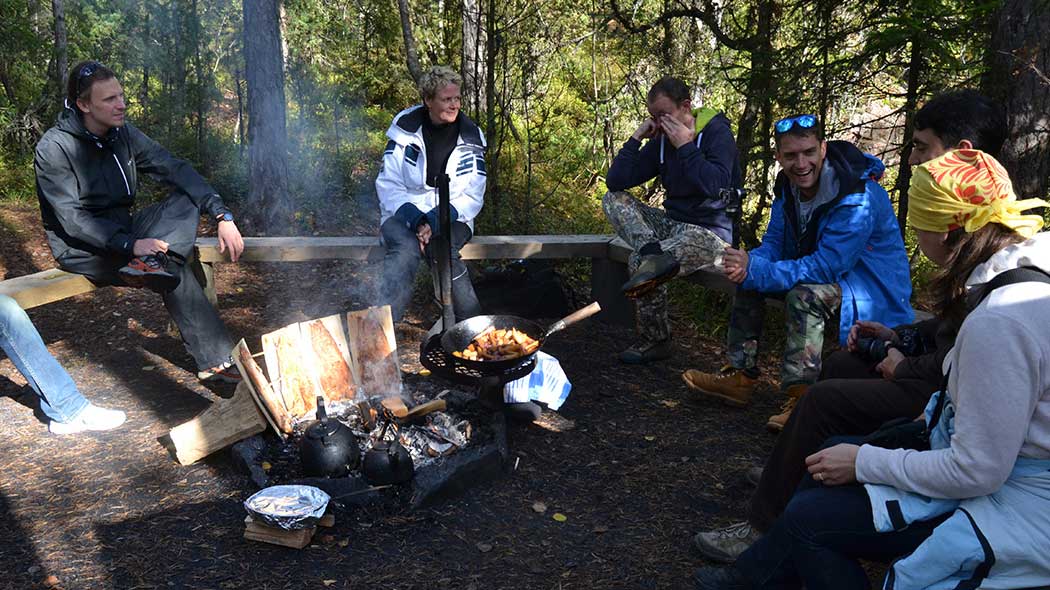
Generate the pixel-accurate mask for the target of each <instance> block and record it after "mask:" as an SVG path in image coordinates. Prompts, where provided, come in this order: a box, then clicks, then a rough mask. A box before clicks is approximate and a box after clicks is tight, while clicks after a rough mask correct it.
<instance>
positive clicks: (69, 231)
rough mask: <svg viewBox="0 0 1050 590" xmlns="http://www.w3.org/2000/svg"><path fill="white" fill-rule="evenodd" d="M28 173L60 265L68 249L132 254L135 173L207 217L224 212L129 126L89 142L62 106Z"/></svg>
mask: <svg viewBox="0 0 1050 590" xmlns="http://www.w3.org/2000/svg"><path fill="white" fill-rule="evenodd" d="M33 168H34V169H35V171H36V194H37V198H39V199H40V216H41V217H42V218H43V222H44V230H45V231H46V233H47V240H48V244H49V245H50V246H51V252H52V254H54V256H55V259H56V260H60V261H61V259H63V258H64V257H65V256H66V255H67V254H73V253H74V252H75V250H80V251H85V252H88V253H91V254H94V255H99V256H114V255H118V256H125V257H128V258H130V257H131V256H132V255H133V254H132V249H133V245H134V241H133V238H132V236H131V233H130V232H131V207H132V205H134V203H135V194H136V193H137V188H138V178H139V173H140V172H142V173H145V174H147V175H149V176H150V177H151V178H153V179H155V180H157V181H159V182H161V183H163V184H165V185H167V186H169V187H172V188H174V189H176V190H179V191H182V192H184V193H186V195H188V196H189V198H190V199H191V200H192V201H193V202H194V203H195V204H196V205H197V207H198V208H199V209H200V210H201V212H202V213H206V214H208V215H209V216H211V217H213V218H214V217H218V216H219V215H222V214H223V213H226V212H227V211H228V209H227V208H226V206H225V204H223V201H222V198H221V197H219V195H218V193H216V192H215V189H214V188H212V186H211V185H210V184H208V183H207V181H205V180H204V178H202V177H201V175H200V174H198V173H197V172H196V171H195V170H194V169H193V167H192V166H190V165H189V163H187V162H186V161H185V160H181V159H179V158H176V157H175V156H173V155H171V153H169V152H168V150H166V149H164V148H163V147H161V145H160V144H158V143H157V142H155V141H153V140H152V139H150V138H149V137H147V136H146V135H145V134H143V133H142V132H141V131H139V130H138V129H136V128H135V127H134V126H133V125H131V124H130V123H125V124H124V126H123V127H115V128H113V129H111V130H110V131H109V133H108V134H106V136H105V137H96V136H95V135H93V134H92V133H90V132H89V131H88V130H87V129H86V128H85V127H84V123H83V122H82V121H81V119H80V116H79V115H78V114H77V113H76V112H74V110H73V109H71V108H68V107H67V108H66V109H64V110H63V111H62V113H61V114H60V115H59V117H58V121H57V122H56V123H55V125H54V127H52V128H51V129H49V130H48V131H47V133H45V134H44V136H43V137H42V138H40V141H39V142H38V143H37V145H36V153H35V157H34V160H33Z"/></svg>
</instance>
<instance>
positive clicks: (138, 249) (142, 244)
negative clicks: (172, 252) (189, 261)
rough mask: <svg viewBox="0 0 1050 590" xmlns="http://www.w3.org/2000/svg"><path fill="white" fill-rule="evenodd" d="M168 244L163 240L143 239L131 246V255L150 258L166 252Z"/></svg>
mask: <svg viewBox="0 0 1050 590" xmlns="http://www.w3.org/2000/svg"><path fill="white" fill-rule="evenodd" d="M167 251H168V243H167V242H165V241H164V240H157V239H155V238H143V239H141V240H135V244H134V245H133V246H132V253H133V254H134V255H135V256H150V255H152V254H156V253H158V252H167Z"/></svg>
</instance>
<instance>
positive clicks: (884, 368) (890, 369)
mask: <svg viewBox="0 0 1050 590" xmlns="http://www.w3.org/2000/svg"><path fill="white" fill-rule="evenodd" d="M903 360H904V353H902V352H901V351H899V350H897V349H896V348H889V349H887V350H886V358H884V359H882V362H881V363H879V364H878V365H876V366H875V370H876V371H878V372H879V374H881V375H882V378H883V379H886V380H888V381H893V373H894V371H896V370H897V365H899V364H900V362H901V361H903Z"/></svg>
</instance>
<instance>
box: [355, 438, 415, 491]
mask: <svg viewBox="0 0 1050 590" xmlns="http://www.w3.org/2000/svg"><path fill="white" fill-rule="evenodd" d="M361 471H362V472H363V473H364V475H365V478H367V479H368V482H369V483H370V484H372V485H374V486H382V485H390V484H399V483H405V482H407V481H409V480H411V479H412V476H414V475H415V473H416V468H415V466H414V465H412V455H409V454H408V449H406V448H405V447H404V446H402V445H401V443H399V442H397V441H396V440H395V441H393V442H387V441H385V440H381V441H379V442H377V443H375V444H374V445H372V448H371V449H369V450H368V452H367V453H365V464H364V467H363V468H362V469H361Z"/></svg>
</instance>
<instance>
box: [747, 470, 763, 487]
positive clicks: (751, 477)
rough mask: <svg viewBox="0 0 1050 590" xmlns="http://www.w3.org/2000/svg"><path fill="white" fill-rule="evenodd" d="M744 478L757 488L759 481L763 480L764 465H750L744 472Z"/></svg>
mask: <svg viewBox="0 0 1050 590" xmlns="http://www.w3.org/2000/svg"><path fill="white" fill-rule="evenodd" d="M744 480H745V481H747V483H749V484H751V485H753V486H755V487H756V488H757V487H758V482H760V481H762V466H761V465H752V466H751V467H748V468H747V471H745V472H744Z"/></svg>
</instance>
